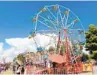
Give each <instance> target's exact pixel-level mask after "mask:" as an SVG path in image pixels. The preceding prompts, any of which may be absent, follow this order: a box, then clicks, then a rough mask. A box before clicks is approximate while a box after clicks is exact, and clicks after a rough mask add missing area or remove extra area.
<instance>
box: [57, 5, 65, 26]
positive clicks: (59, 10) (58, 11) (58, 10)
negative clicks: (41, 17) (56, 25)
mask: <svg viewBox="0 0 97 75" xmlns="http://www.w3.org/2000/svg"><path fill="white" fill-rule="evenodd" d="M58 12H59V15H60V18H61V23H62V27H64V24H63V19H62V14H61V10H60V8H59V6H58Z"/></svg>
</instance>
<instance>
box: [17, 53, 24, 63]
mask: <svg viewBox="0 0 97 75" xmlns="http://www.w3.org/2000/svg"><path fill="white" fill-rule="evenodd" d="M17 59H18V60H20V61H21V62H24V61H25V56H24V54H19V55H18V56H17Z"/></svg>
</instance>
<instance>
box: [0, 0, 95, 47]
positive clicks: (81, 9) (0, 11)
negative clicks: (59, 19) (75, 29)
mask: <svg viewBox="0 0 97 75" xmlns="http://www.w3.org/2000/svg"><path fill="white" fill-rule="evenodd" d="M54 4H59V5H62V6H65V7H67V8H69V9H70V10H72V11H73V12H74V13H75V14H76V15H77V16H78V17H79V18H80V20H81V21H82V24H83V26H84V28H85V29H86V30H87V28H88V25H89V24H95V25H97V2H92V1H90V2H85V1H83V2H76V1H74V2H72V1H69V2H67V1H62V2H61V1H60V2H59V1H58V2H55V1H52V2H51V1H49V2H48V1H46V2H41V1H40V2H39V1H37V2H35V1H32V2H27V1H25V2H23V1H22V2H20V1H19V2H18V1H17V2H15V1H13V2H11V1H9V2H3V1H2V2H0V42H3V43H4V47H5V48H8V47H9V46H8V45H7V44H6V43H5V39H8V38H22V37H27V36H28V35H29V32H30V31H31V29H32V25H33V24H32V21H31V20H32V17H33V16H34V15H35V14H36V13H38V11H39V10H40V9H41V8H43V7H44V6H45V5H54Z"/></svg>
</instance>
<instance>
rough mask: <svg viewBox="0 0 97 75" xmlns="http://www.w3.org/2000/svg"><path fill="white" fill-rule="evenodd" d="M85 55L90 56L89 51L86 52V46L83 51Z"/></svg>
mask: <svg viewBox="0 0 97 75" xmlns="http://www.w3.org/2000/svg"><path fill="white" fill-rule="evenodd" d="M82 52H83V53H85V54H87V55H89V51H86V48H85V45H84V46H83V50H82Z"/></svg>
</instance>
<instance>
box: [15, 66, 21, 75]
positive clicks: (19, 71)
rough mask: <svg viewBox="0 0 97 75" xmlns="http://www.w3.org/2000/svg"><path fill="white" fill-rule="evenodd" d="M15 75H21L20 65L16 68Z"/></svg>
mask: <svg viewBox="0 0 97 75" xmlns="http://www.w3.org/2000/svg"><path fill="white" fill-rule="evenodd" d="M16 74H17V75H19V74H21V67H20V65H19V66H18V69H17V71H16Z"/></svg>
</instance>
